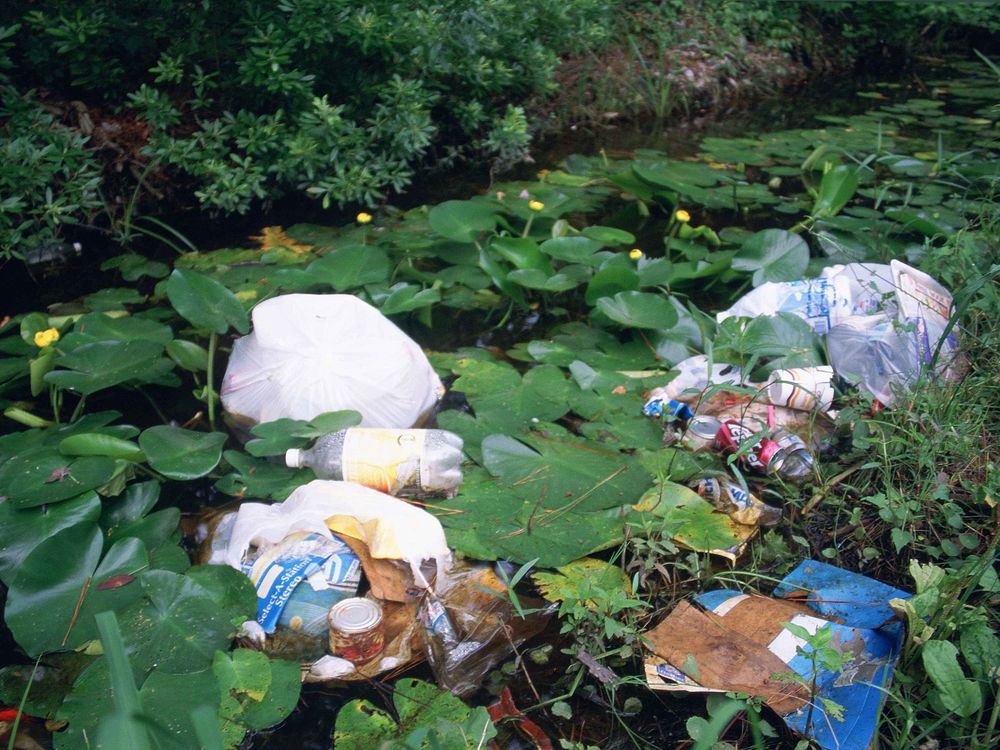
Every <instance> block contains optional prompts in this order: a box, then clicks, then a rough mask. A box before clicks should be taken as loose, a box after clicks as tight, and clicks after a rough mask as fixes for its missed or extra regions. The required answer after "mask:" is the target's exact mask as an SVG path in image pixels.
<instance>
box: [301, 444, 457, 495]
mask: <svg viewBox="0 0 1000 750" xmlns="http://www.w3.org/2000/svg"><path fill="white" fill-rule="evenodd" d="M462 448H463V442H462V438H460V437H459V436H458V435H456V434H455V433H453V432H448V431H446V430H388V429H369V428H364V427H352V428H350V429H347V430H340V431H339V432H332V433H330V434H329V435H324V436H323V437H321V438H319V439H318V440H317V441H316V442H315V444H313V446H312V448H309V449H297V448H292V449H290V450H288V451H287V452H286V453H285V463H286V464H287V465H288V466H290V467H292V468H296V469H297V468H301V467H303V466H308V467H309V468H310V469H312V470H313V473H314V474H316V476H317V477H319V478H320V479H336V480H344V481H347V482H357V483H358V484H363V485H365V486H366V487H371V488H372V489H374V490H378V491H379V492H385V493H387V494H389V495H404V496H405V495H415V496H422V495H445V496H446V497H453V496H454V495H455V493H456V492H457V490H458V486H459V485H460V484H461V483H462V461H463V460H464V458H465V456H464V454H463V453H462Z"/></svg>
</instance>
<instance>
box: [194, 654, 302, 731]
mask: <svg viewBox="0 0 1000 750" xmlns="http://www.w3.org/2000/svg"><path fill="white" fill-rule="evenodd" d="M212 672H213V673H214V675H215V678H216V680H217V682H218V690H219V696H220V702H219V720H220V721H221V724H222V734H223V739H224V742H225V745H226V747H228V748H232V747H236V746H237V745H239V744H240V743H241V742H242V741H243V738H244V736H246V733H247V732H248V731H250V730H251V729H265V728H266V727H269V726H271V725H272V724H277V723H278V722H280V721H283V720H284V719H286V718H287V717H288V715H289V714H290V713H291V712H292V711H293V710H294V709H295V705H296V703H297V702H298V699H299V691H300V688H301V684H302V681H301V670H300V667H299V665H298V664H296V663H294V662H290V661H282V660H277V659H276V660H272V659H268V658H267V656H265V655H264V654H262V653H261V652H259V651H252V650H250V649H245V648H240V649H236V650H235V651H233V652H232V653H230V654H225V653H223V652H221V651H217V652H216V654H215V658H214V660H213V661H212Z"/></svg>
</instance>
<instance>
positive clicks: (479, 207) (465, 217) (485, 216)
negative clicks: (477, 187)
mask: <svg viewBox="0 0 1000 750" xmlns="http://www.w3.org/2000/svg"><path fill="white" fill-rule="evenodd" d="M427 220H428V222H429V223H430V225H431V228H432V229H433V230H434V231H435V232H437V233H438V234H440V235H441V236H442V237H445V238H447V239H449V240H454V241H455V242H472V241H473V240H475V239H476V238H477V237H478V236H479V235H480V234H481V233H483V232H490V231H492V230H493V228H494V227H496V224H497V217H496V208H495V207H494V206H492V205H490V204H489V203H484V202H480V201H472V200H468V201H445V202H444V203H439V204H437V205H436V206H434V207H433V208H432V209H431V210H430V213H429V214H428V216H427Z"/></svg>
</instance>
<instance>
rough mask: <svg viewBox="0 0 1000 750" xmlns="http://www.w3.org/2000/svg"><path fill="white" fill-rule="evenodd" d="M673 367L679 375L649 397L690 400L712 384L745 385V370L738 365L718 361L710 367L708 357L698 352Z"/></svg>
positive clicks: (655, 389) (653, 391) (698, 396)
mask: <svg viewBox="0 0 1000 750" xmlns="http://www.w3.org/2000/svg"><path fill="white" fill-rule="evenodd" d="M671 369H673V370H677V371H678V372H677V375H676V376H675V377H674V379H673V380H671V381H670V382H669V383H667V384H666V385H665V386H662V387H660V388H654V389H653V390H652V391H650V393H649V398H654V397H660V398H663V399H675V400H677V401H690V400H692V399H697V398H700V396H701V393H702V391H704V390H705V389H706V388H708V387H709V386H711V385H745V384H746V381H745V380H744V379H743V371H742V370H741V369H740V368H739V367H737V366H736V365H729V364H725V363H720V362H716V363H713V364H712V369H711V371H709V369H708V357H707V356H706V355H704V354H696V355H694V356H693V357H688V358H687V359H685V360H682V361H681V362H678V363H677V364H676V365H674V366H673V367H672V368H671Z"/></svg>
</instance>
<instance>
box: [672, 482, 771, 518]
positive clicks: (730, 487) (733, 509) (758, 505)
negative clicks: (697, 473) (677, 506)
mask: <svg viewBox="0 0 1000 750" xmlns="http://www.w3.org/2000/svg"><path fill="white" fill-rule="evenodd" d="M691 489H693V490H694V491H695V492H697V493H698V494H699V495H701V496H702V497H704V498H705V499H707V500H710V501H711V502H712V504H713V505H714V506H715V507H716V508H717V509H718V510H721V511H722V512H723V513H725V514H727V515H728V516H729V517H730V518H732V519H733V520H734V521H736V523H741V524H744V525H745V526H776V525H777V524H778V523H779V522H780V521H781V516H782V511H781V508H775V507H774V506H771V505H768V504H767V503H763V502H761V501H760V500H759V499H757V498H756V497H754V496H753V495H752V494H751V493H749V492H747V491H746V490H744V489H743V488H742V487H740V486H739V485H738V484H736V483H735V482H734V481H732V480H731V479H729V478H727V477H705V478H703V479H699V480H698V481H697V482H695V483H693V484H692V485H691Z"/></svg>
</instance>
